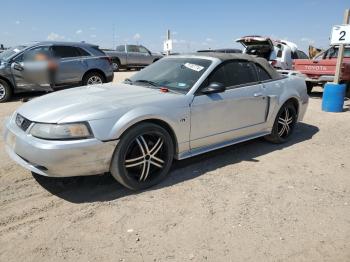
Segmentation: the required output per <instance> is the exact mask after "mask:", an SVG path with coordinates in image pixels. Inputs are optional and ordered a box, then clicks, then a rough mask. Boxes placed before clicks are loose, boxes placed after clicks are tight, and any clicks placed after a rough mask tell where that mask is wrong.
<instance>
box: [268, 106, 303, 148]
mask: <svg viewBox="0 0 350 262" xmlns="http://www.w3.org/2000/svg"><path fill="white" fill-rule="evenodd" d="M297 117H298V116H297V112H296V109H295V107H294V105H293V103H291V102H287V103H286V104H284V105H283V106H282V108H281V109H280V111H279V112H278V114H277V116H276V119H275V123H274V125H273V128H272V132H271V134H270V135H268V136H265V139H266V140H268V141H270V142H272V143H276V144H280V143H284V142H287V141H288V140H289V138H290V136H291V135H292V133H293V131H294V128H295V125H296V122H297Z"/></svg>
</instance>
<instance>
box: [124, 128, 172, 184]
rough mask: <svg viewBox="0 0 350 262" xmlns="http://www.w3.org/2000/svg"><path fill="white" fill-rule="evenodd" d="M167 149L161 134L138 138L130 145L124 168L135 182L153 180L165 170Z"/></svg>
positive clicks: (148, 134)
mask: <svg viewBox="0 0 350 262" xmlns="http://www.w3.org/2000/svg"><path fill="white" fill-rule="evenodd" d="M166 154H167V149H166V146H165V145H164V139H163V137H162V136H160V135H159V134H154V133H147V134H143V135H140V136H138V137H136V138H135V139H134V140H133V141H132V142H131V143H130V145H129V147H128V149H127V152H126V156H125V161H124V167H125V169H126V171H127V175H128V176H129V177H130V178H132V179H133V180H138V181H139V182H144V181H146V180H153V179H155V178H156V177H157V175H158V174H160V173H161V171H162V170H163V169H164V165H165V159H166Z"/></svg>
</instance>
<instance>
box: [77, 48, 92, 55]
mask: <svg viewBox="0 0 350 262" xmlns="http://www.w3.org/2000/svg"><path fill="white" fill-rule="evenodd" d="M76 49H77V50H78V51H79V53H80V55H81V56H91V55H90V54H89V53H88V52H87V51H85V50H84V49H82V48H80V47H76Z"/></svg>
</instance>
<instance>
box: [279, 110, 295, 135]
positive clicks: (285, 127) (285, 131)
mask: <svg viewBox="0 0 350 262" xmlns="http://www.w3.org/2000/svg"><path fill="white" fill-rule="evenodd" d="M294 122H295V116H294V114H293V112H291V110H290V108H288V107H285V108H284V110H283V112H282V113H281V114H280V116H279V117H278V135H279V136H280V137H282V138H284V137H287V136H288V135H289V134H290V132H291V131H292V129H293V126H294Z"/></svg>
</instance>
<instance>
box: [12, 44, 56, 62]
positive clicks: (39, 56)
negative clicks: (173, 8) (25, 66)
mask: <svg viewBox="0 0 350 262" xmlns="http://www.w3.org/2000/svg"><path fill="white" fill-rule="evenodd" d="M49 58H50V48H49V47H48V46H39V47H35V48H33V49H30V50H28V51H25V52H24V54H23V56H22V57H21V59H22V61H45V60H47V59H49ZM16 60H17V59H16Z"/></svg>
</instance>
